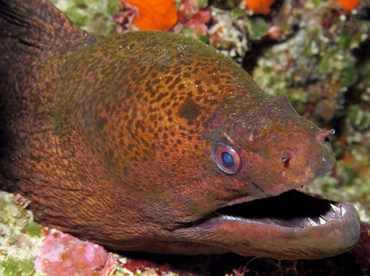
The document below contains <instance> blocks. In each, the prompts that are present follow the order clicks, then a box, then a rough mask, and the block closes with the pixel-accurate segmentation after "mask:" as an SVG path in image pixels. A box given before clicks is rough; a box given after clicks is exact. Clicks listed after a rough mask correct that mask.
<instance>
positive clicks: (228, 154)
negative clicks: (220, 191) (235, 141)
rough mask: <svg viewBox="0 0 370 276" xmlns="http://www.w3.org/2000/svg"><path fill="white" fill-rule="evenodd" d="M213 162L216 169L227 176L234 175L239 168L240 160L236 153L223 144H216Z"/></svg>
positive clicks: (230, 147)
mask: <svg viewBox="0 0 370 276" xmlns="http://www.w3.org/2000/svg"><path fill="white" fill-rule="evenodd" d="M213 160H214V161H215V163H216V165H217V167H218V168H219V169H220V170H221V171H223V172H224V173H227V174H236V173H238V172H239V170H240V168H241V159H240V156H239V154H238V152H237V151H236V150H235V149H234V148H233V147H232V146H230V145H228V144H225V143H217V144H216V145H215V147H214V150H213Z"/></svg>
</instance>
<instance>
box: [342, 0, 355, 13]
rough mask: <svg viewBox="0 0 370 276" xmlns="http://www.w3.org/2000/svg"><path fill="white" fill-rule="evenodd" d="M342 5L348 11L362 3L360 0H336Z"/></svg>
mask: <svg viewBox="0 0 370 276" xmlns="http://www.w3.org/2000/svg"><path fill="white" fill-rule="evenodd" d="M336 1H337V2H338V3H339V4H340V5H341V6H342V9H343V10H344V11H346V12H350V11H351V10H353V9H354V8H356V7H357V6H358V4H360V0H336Z"/></svg>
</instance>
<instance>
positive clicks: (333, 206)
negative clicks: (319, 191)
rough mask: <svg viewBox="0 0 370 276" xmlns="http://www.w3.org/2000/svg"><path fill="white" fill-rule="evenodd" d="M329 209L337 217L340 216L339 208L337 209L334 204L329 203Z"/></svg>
mask: <svg viewBox="0 0 370 276" xmlns="http://www.w3.org/2000/svg"><path fill="white" fill-rule="evenodd" d="M330 207H331V208H332V209H333V210H334V212H335V213H336V214H337V215H340V213H341V212H340V208H338V207H337V206H335V205H334V204H331V203H330Z"/></svg>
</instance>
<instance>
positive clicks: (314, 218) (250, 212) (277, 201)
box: [215, 190, 351, 228]
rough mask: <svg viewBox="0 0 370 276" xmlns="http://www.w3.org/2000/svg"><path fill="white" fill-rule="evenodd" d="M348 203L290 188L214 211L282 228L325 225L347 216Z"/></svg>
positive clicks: (233, 217)
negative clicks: (277, 193) (267, 196)
mask: <svg viewBox="0 0 370 276" xmlns="http://www.w3.org/2000/svg"><path fill="white" fill-rule="evenodd" d="M348 208H351V207H349V206H348V204H343V203H338V202H334V201H330V200H327V199H322V198H318V197H313V196H310V195H308V194H305V193H302V192H299V191H297V190H291V191H288V192H285V193H283V194H280V195H278V196H274V197H269V198H264V199H257V200H253V201H249V202H244V203H239V204H235V205H231V206H226V207H223V208H220V209H218V210H216V211H215V213H216V214H217V215H218V216H221V217H223V218H225V219H236V220H237V219H240V220H245V221H250V222H251V223H263V224H270V225H275V226H280V227H290V228H306V227H317V226H325V224H326V223H328V222H331V221H342V220H345V219H346V212H347V211H348Z"/></svg>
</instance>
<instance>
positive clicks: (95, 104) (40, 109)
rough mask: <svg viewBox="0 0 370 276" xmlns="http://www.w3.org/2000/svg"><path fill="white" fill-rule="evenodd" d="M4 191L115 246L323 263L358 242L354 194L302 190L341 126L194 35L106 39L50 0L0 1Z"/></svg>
mask: <svg viewBox="0 0 370 276" xmlns="http://www.w3.org/2000/svg"><path fill="white" fill-rule="evenodd" d="M0 51H1V57H0V82H1V83H0V95H1V103H0V113H1V114H0V115H1V118H0V123H1V132H0V138H1V151H0V185H1V187H2V188H3V189H6V190H11V191H14V192H19V193H22V194H23V195H25V196H27V197H28V198H29V199H30V200H31V201H32V203H31V205H30V208H31V209H32V210H33V211H34V214H35V217H36V219H37V220H38V221H40V222H42V223H44V224H45V225H49V226H53V227H57V228H58V229H61V230H63V231H66V232H69V233H72V234H74V235H76V236H78V237H81V238H85V239H89V240H92V241H95V242H98V243H100V244H103V245H105V246H107V247H110V248H113V249H117V250H137V251H150V252H159V253H175V254H202V253H224V252H235V253H238V254H241V255H245V256H251V255H254V256H269V257H275V258H279V259H298V258H303V259H314V258H322V257H326V256H331V255H335V254H338V253H341V252H343V251H345V250H348V249H349V248H351V247H352V246H353V245H354V243H355V242H356V240H357V239H358V236H359V221H358V216H357V213H356V211H355V209H354V207H353V206H352V205H351V204H349V203H338V202H332V201H329V200H325V199H317V198H314V197H311V196H309V195H305V194H303V193H301V192H299V191H297V190H296V188H299V187H301V186H302V185H305V184H308V183H309V182H310V181H312V180H313V179H314V178H315V177H316V176H318V175H320V174H322V173H324V172H326V171H328V170H330V169H332V168H333V166H334V163H335V160H334V157H333V153H332V150H331V147H330V144H329V143H328V142H327V139H326V138H327V136H328V135H330V134H331V133H332V131H325V130H321V129H319V128H318V127H317V126H316V125H315V124H313V123H311V122H309V121H307V120H305V119H303V118H302V117H300V116H299V115H298V114H297V113H296V112H295V111H294V109H293V108H292V107H291V105H290V104H289V102H288V100H287V98H286V97H272V96H269V95H267V94H265V93H264V92H263V91H261V89H260V88H259V87H258V86H257V85H256V84H255V82H254V81H253V80H252V78H251V77H250V76H249V75H248V74H247V73H246V72H245V71H244V70H243V69H242V68H240V67H239V66H238V65H237V64H236V63H234V62H233V61H232V60H231V59H230V58H228V57H226V56H224V55H223V54H221V53H219V52H217V51H216V50H215V49H213V48H211V47H210V46H207V45H205V44H203V43H202V42H199V41H196V40H194V39H191V38H185V37H182V36H176V35H173V34H169V33H161V32H132V33H127V34H124V35H121V36H110V37H106V38H99V39H98V38H96V37H95V36H93V35H90V34H86V33H85V32H83V31H81V30H80V29H79V28H78V27H76V26H75V25H73V24H72V23H71V22H70V21H69V20H68V19H67V18H66V17H65V16H64V15H63V14H62V13H60V12H59V11H58V10H57V9H56V8H55V7H53V6H52V5H51V4H49V3H48V2H47V1H45V0H36V1H35V0H32V1H31V0H13V1H10V0H0Z"/></svg>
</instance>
